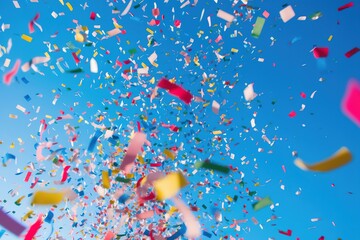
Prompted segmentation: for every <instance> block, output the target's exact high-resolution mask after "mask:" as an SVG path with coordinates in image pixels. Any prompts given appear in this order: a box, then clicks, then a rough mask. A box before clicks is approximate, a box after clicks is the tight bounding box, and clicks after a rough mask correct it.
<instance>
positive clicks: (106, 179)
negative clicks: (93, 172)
mask: <svg viewBox="0 0 360 240" xmlns="http://www.w3.org/2000/svg"><path fill="white" fill-rule="evenodd" d="M102 184H103V188H108V189H109V188H110V179H109V173H108V171H102Z"/></svg>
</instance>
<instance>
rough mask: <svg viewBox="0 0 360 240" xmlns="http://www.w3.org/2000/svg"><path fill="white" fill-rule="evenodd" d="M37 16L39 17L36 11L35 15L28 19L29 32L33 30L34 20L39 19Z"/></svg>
mask: <svg viewBox="0 0 360 240" xmlns="http://www.w3.org/2000/svg"><path fill="white" fill-rule="evenodd" d="M39 17H40V14H39V13H37V14H36V15H35V17H34V18H33V19H32V20H31V21H30V23H29V32H30V33H33V32H35V28H34V24H35V21H36V20H38V19H39Z"/></svg>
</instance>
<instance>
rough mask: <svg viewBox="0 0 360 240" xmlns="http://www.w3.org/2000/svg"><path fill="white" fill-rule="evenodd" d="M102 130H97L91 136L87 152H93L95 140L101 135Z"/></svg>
mask: <svg viewBox="0 0 360 240" xmlns="http://www.w3.org/2000/svg"><path fill="white" fill-rule="evenodd" d="M101 134H102V132H101V131H99V130H97V131H96V132H95V134H94V136H93V137H92V139H91V141H90V143H89V147H88V149H87V150H88V152H93V151H94V148H95V145H96V142H97V140H98V139H99V137H100V136H101Z"/></svg>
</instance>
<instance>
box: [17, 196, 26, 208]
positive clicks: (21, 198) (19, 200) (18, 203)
mask: <svg viewBox="0 0 360 240" xmlns="http://www.w3.org/2000/svg"><path fill="white" fill-rule="evenodd" d="M24 198H25V196H21V197H20V198H19V199H18V200H16V201H15V204H16V205H18V206H19V205H20V204H21V201H22V200H23V199H24Z"/></svg>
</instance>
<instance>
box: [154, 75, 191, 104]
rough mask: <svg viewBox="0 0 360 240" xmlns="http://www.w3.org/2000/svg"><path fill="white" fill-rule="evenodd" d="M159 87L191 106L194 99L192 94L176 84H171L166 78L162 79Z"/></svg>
mask: <svg viewBox="0 0 360 240" xmlns="http://www.w3.org/2000/svg"><path fill="white" fill-rule="evenodd" d="M157 86H158V87H159V88H163V89H166V90H168V91H169V93H170V94H171V95H173V96H176V97H178V98H179V99H180V100H182V101H183V102H184V103H186V104H190V102H191V99H192V97H193V96H192V94H191V93H190V92H188V91H187V90H185V89H183V88H182V87H180V86H178V85H176V84H175V83H171V82H170V81H169V80H167V79H166V78H163V79H161V80H160V81H159V83H158V85H157Z"/></svg>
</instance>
